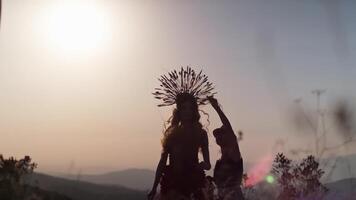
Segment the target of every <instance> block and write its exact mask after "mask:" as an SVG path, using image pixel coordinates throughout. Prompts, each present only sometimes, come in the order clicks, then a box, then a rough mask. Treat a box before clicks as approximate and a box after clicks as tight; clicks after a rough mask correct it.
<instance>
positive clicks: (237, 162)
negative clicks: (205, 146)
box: [208, 96, 244, 200]
mask: <svg viewBox="0 0 356 200" xmlns="http://www.w3.org/2000/svg"><path fill="white" fill-rule="evenodd" d="M208 99H209V101H210V104H211V105H212V106H213V108H214V109H215V110H216V112H217V113H218V115H219V117H220V119H221V122H222V124H223V125H222V126H221V127H220V128H217V129H215V130H214V131H213V135H214V137H215V140H216V143H217V145H219V146H220V148H221V158H220V159H219V160H217V161H216V164H215V168H214V178H213V179H214V182H215V184H216V186H217V188H218V196H219V200H242V199H244V198H243V195H242V192H241V187H240V185H241V181H242V174H243V160H242V157H241V153H240V148H239V144H238V141H237V137H236V135H235V133H234V131H233V129H232V126H231V124H230V122H229V120H228V119H227V117H226V116H225V114H224V112H223V111H222V110H221V108H220V106H219V103H218V101H217V100H216V99H215V98H213V97H212V96H211V97H209V98H208Z"/></svg>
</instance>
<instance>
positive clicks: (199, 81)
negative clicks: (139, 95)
mask: <svg viewBox="0 0 356 200" xmlns="http://www.w3.org/2000/svg"><path fill="white" fill-rule="evenodd" d="M158 80H159V81H160V82H161V85H160V86H161V88H155V92H154V93H152V94H153V95H154V96H155V98H156V99H159V100H162V101H163V103H162V104H159V105H158V106H170V105H173V104H175V103H177V100H178V99H180V97H182V96H188V97H189V96H190V97H193V98H194V99H195V100H196V102H197V104H198V105H205V104H206V102H207V101H208V99H207V96H210V95H214V94H216V92H213V90H214V87H213V84H212V83H211V82H209V81H208V76H207V75H205V74H202V70H200V72H199V73H198V74H197V73H196V72H195V71H194V70H193V69H192V68H190V67H187V68H186V69H184V68H183V67H182V68H181V69H180V71H178V72H177V70H173V71H171V72H169V73H168V75H162V76H161V77H160V78H159V79H158Z"/></svg>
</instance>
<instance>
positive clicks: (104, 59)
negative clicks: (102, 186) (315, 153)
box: [0, 0, 356, 173]
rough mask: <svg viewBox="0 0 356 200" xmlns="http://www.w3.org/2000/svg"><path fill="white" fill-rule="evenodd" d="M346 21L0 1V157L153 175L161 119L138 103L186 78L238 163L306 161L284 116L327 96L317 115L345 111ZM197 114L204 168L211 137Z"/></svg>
mask: <svg viewBox="0 0 356 200" xmlns="http://www.w3.org/2000/svg"><path fill="white" fill-rule="evenodd" d="M355 10H356V1H353V0H339V1H332V0H270V1H268V2H267V1H265V0H239V1H238V0H236V1H233V0H226V1H212V0H211V1H198V0H197V1H188V0H186V1H138V0H137V1H130V0H127V1H124V0H117V1H115V0H101V1H99V0H97V1H84V0H4V1H3V7H2V18H1V27H0V110H1V111H0V153H2V154H4V155H5V156H16V157H21V156H24V155H30V156H31V157H33V159H34V161H35V162H37V163H39V171H45V172H73V171H79V170H81V171H82V172H83V173H101V172H107V171H111V170H120V169H126V168H148V169H154V168H155V166H156V164H157V162H158V160H159V156H160V151H161V146H160V138H161V136H162V130H163V122H164V120H167V119H168V117H169V116H170V114H171V111H172V108H173V107H167V108H158V107H157V106H156V105H157V104H159V103H160V102H158V101H156V100H155V99H154V98H153V95H152V94H151V93H152V92H153V91H154V88H155V87H157V86H158V85H159V82H158V80H157V78H158V77H159V76H160V75H161V74H164V73H167V72H169V71H170V70H172V69H177V68H179V67H180V66H187V65H189V66H191V67H192V68H194V69H196V70H200V69H202V70H203V71H204V73H205V74H207V75H208V76H209V79H210V80H211V81H212V82H213V83H214V84H215V86H216V91H217V92H218V94H217V95H216V97H217V98H218V100H219V102H220V103H221V104H222V106H223V109H224V111H225V112H226V114H227V115H228V117H229V119H230V120H231V123H232V124H233V127H234V129H235V130H236V132H237V130H242V131H243V132H244V138H243V140H242V141H241V142H240V148H241V152H242V154H243V157H244V159H245V160H246V161H247V162H258V161H259V160H261V159H263V158H264V157H266V156H268V155H272V154H273V153H274V152H275V151H278V150H280V151H281V150H283V151H286V152H287V151H289V150H290V149H292V148H297V147H311V145H312V144H313V143H312V140H310V138H309V136H308V134H305V133H300V131H299V132H298V131H297V130H296V129H295V127H294V126H292V120H291V112H290V110H291V109H292V107H293V104H294V103H293V102H294V100H295V99H297V98H302V99H303V103H304V105H305V106H306V107H310V108H311V109H314V110H315V104H316V98H315V96H313V94H312V93H311V91H312V90H314V89H326V90H327V92H326V93H325V94H324V95H323V97H322V101H321V103H322V106H324V107H325V108H329V106H331V105H333V103H335V101H337V100H338V99H347V100H350V101H351V102H356V101H355V99H356V91H355V85H356V79H355V77H356V24H355V23H356V20H355V19H356V12H354V11H355ZM201 109H202V110H204V111H206V112H208V113H209V115H210V121H211V124H210V125H209V126H208V129H209V134H210V135H209V139H210V141H209V143H210V153H211V160H212V163H215V160H216V159H217V158H218V157H219V156H220V154H219V150H218V148H217V145H216V144H215V141H214V138H213V136H212V134H211V132H212V130H213V129H214V128H216V127H218V126H220V125H221V124H220V121H219V119H218V117H217V115H216V113H214V112H213V110H212V108H211V107H210V106H203V107H201ZM310 112H313V110H310ZM202 122H203V124H207V120H206V117H205V116H203V119H202ZM330 138H332V139H333V141H334V142H336V143H337V142H338V141H339V140H340V141H341V139H340V138H341V137H339V136H330ZM278 141H279V142H278ZM281 141H283V142H281ZM276 143H279V144H281V143H284V147H283V145H279V146H278V145H276ZM277 146H278V147H277ZM339 153H340V154H353V153H356V148H355V147H351V146H350V147H349V148H345V149H341V150H340V152H339Z"/></svg>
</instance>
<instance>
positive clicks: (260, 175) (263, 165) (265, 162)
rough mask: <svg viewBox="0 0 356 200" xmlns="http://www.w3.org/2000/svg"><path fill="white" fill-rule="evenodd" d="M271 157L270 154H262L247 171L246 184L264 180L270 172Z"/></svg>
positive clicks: (254, 183)
mask: <svg viewBox="0 0 356 200" xmlns="http://www.w3.org/2000/svg"><path fill="white" fill-rule="evenodd" d="M272 161H273V157H272V155H271V154H268V155H266V156H264V157H263V158H262V159H261V160H260V161H259V162H258V163H257V164H256V165H255V166H253V167H252V168H251V169H250V170H249V171H248V172H247V176H248V179H247V180H246V185H247V186H253V185H256V184H257V183H259V182H261V181H263V180H265V178H266V176H267V175H268V174H269V173H270V171H271V167H272Z"/></svg>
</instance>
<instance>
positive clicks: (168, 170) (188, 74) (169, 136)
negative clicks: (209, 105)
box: [148, 68, 211, 200]
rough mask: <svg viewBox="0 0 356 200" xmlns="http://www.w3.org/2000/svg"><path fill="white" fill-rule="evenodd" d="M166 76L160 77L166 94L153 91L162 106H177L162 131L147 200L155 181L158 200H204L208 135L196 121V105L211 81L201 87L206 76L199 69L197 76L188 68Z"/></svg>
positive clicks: (207, 163) (203, 100) (198, 116)
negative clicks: (158, 188) (158, 157)
mask: <svg viewBox="0 0 356 200" xmlns="http://www.w3.org/2000/svg"><path fill="white" fill-rule="evenodd" d="M169 75H170V77H166V76H162V79H160V81H161V82H162V85H161V86H163V87H164V91H165V93H164V92H160V91H157V92H156V93H154V94H155V95H156V98H157V97H158V99H163V100H165V101H164V102H165V103H166V104H164V105H172V104H176V108H175V109H174V111H173V116H172V118H171V121H170V126H169V127H168V128H167V129H166V130H165V132H164V136H163V139H162V154H161V159H160V161H159V163H158V166H157V170H156V176H155V180H154V183H153V187H152V190H151V192H150V193H149V194H148V199H153V198H154V196H155V194H156V190H157V187H158V184H160V189H161V194H160V199H164V200H166V199H167V200H168V199H172V200H179V199H190V198H191V197H194V198H195V199H199V200H200V199H205V197H204V195H203V193H202V191H201V190H202V188H203V187H204V186H205V173H204V170H209V169H210V168H211V165H210V160H209V149H208V136H207V133H206V131H205V130H204V129H203V127H202V124H201V123H200V122H199V119H200V114H199V109H198V105H199V104H202V103H203V102H205V101H207V100H206V98H205V99H201V98H200V97H201V96H202V94H209V91H211V89H209V88H210V86H211V84H210V83H209V82H207V83H206V87H204V86H202V84H204V83H205V82H206V81H207V78H205V77H206V76H205V75H204V76H200V75H201V72H200V73H199V74H198V75H196V74H195V72H194V71H193V70H191V69H190V68H187V70H183V69H181V71H180V72H179V73H177V72H176V71H174V72H172V74H171V73H170V74H169ZM177 85H178V86H177ZM165 88H169V90H168V91H167V90H166V89H165ZM171 88H173V89H171ZM196 88H198V89H199V91H200V92H202V91H207V89H209V90H208V92H205V93H202V94H200V93H197V92H195V91H197V90H195V89H196ZM169 98H171V99H169ZM169 100H170V101H169ZM200 150H201V152H202V154H203V161H201V162H199V158H198V154H199V151H200ZM168 159H169V164H168V165H167V160H168Z"/></svg>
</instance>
